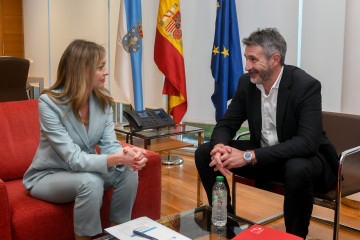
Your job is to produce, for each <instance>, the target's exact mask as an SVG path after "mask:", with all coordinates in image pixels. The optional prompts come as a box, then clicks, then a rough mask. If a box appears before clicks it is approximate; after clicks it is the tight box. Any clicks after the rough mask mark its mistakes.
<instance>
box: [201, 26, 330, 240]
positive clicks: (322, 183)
mask: <svg viewBox="0 0 360 240" xmlns="http://www.w3.org/2000/svg"><path fill="white" fill-rule="evenodd" d="M243 43H244V45H245V53H244V55H245V58H246V66H245V70H246V71H248V73H247V74H244V75H242V76H241V77H240V79H239V83H238V87H237V90H236V92H235V94H234V97H233V99H232V101H231V103H230V105H229V106H228V109H227V111H226V113H225V114H224V116H223V117H222V119H221V120H220V121H219V122H218V123H217V125H216V127H215V129H214V132H213V133H212V136H211V140H210V142H209V143H205V144H203V145H201V146H200V147H199V148H198V149H197V151H196V154H195V161H196V167H197V169H198V172H199V174H200V178H201V180H202V183H203V185H204V187H205V190H206V193H207V196H208V200H209V203H210V204H211V203H212V202H211V189H212V186H213V184H214V183H215V178H216V176H217V175H227V174H230V173H231V172H233V173H235V174H238V175H240V176H244V177H247V178H251V179H255V180H278V181H282V182H283V183H284V184H285V198H284V215H285V225H286V231H287V232H289V233H291V234H294V235H297V236H300V237H302V238H305V237H306V235H307V234H308V226H309V223H310V217H311V212H312V208H313V191H314V190H316V191H326V190H329V189H330V188H332V187H333V186H334V185H335V182H336V172H337V154H336V151H335V148H334V147H333V146H332V145H331V143H330V142H329V140H328V139H327V137H326V135H325V133H324V132H323V130H322V110H321V84H320V82H319V81H318V80H316V79H315V78H313V77H312V76H310V75H309V74H307V73H306V72H304V71H303V70H301V69H299V68H297V67H294V66H290V65H285V64H284V61H285V54H286V41H285V39H284V38H283V37H282V36H281V34H280V33H279V32H278V31H277V30H276V29H273V28H267V29H263V30H258V31H255V32H254V33H252V34H251V35H250V36H249V37H248V38H245V39H243ZM246 120H247V121H248V124H249V130H250V140H247V141H245V140H241V141H240V140H232V139H233V137H234V136H235V134H236V131H237V130H238V129H239V128H240V126H241V124H242V123H243V122H244V121H246ZM226 186H227V188H228V206H229V207H228V210H229V211H233V210H232V207H231V206H230V194H229V185H228V183H227V182H226Z"/></svg>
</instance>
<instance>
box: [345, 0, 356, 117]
mask: <svg viewBox="0 0 360 240" xmlns="http://www.w3.org/2000/svg"><path fill="white" fill-rule="evenodd" d="M359 12H360V1H359V0H348V1H347V4H346V28H345V49H344V71H343V76H342V77H343V78H342V79H343V81H342V102H341V111H342V112H345V113H351V114H358V115H360V107H359V105H360V94H359V93H360V80H359V76H360V67H359V56H360V47H359V43H360V29H359V26H360V13H359Z"/></svg>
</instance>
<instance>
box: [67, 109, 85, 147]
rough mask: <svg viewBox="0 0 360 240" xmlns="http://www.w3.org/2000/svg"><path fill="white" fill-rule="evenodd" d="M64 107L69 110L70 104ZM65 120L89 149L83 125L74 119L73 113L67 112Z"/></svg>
mask: <svg viewBox="0 0 360 240" xmlns="http://www.w3.org/2000/svg"><path fill="white" fill-rule="evenodd" d="M66 107H67V109H69V108H70V103H69V104H67V105H66ZM67 119H68V120H69V121H70V122H71V125H72V126H73V127H74V129H75V131H76V133H77V134H78V135H79V137H80V138H81V140H82V141H83V142H84V143H85V145H86V146H88V147H89V139H88V136H87V133H86V129H85V125H84V124H83V123H81V122H79V121H78V120H77V119H76V117H75V115H74V113H73V111H69V112H68V113H67Z"/></svg>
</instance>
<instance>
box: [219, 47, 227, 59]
mask: <svg viewBox="0 0 360 240" xmlns="http://www.w3.org/2000/svg"><path fill="white" fill-rule="evenodd" d="M221 53H222V54H224V58H226V56H229V49H226V48H225V47H224V51H222V52H221Z"/></svg>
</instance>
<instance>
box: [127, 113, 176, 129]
mask: <svg viewBox="0 0 360 240" xmlns="http://www.w3.org/2000/svg"><path fill="white" fill-rule="evenodd" d="M123 114H124V116H125V117H126V119H127V120H128V121H129V124H130V125H131V126H133V127H134V128H135V129H136V130H143V129H149V128H160V127H165V126H169V125H175V124H176V122H175V121H174V120H173V119H172V118H171V117H170V116H169V115H168V114H167V113H166V112H165V111H164V110H163V109H161V108H159V109H146V110H142V111H127V110H124V112H123Z"/></svg>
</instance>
